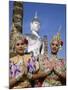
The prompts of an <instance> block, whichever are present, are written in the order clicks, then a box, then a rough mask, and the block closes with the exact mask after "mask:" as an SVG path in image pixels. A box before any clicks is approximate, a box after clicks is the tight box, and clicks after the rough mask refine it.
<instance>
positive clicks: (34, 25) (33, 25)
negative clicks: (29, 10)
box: [30, 21, 40, 32]
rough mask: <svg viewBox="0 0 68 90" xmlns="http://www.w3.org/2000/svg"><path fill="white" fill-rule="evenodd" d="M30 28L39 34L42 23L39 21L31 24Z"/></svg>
mask: <svg viewBox="0 0 68 90" xmlns="http://www.w3.org/2000/svg"><path fill="white" fill-rule="evenodd" d="M30 27H31V31H36V32H38V31H39V29H40V23H39V22H38V21H34V22H31V25H30Z"/></svg>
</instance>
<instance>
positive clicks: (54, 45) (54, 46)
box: [51, 40, 59, 54]
mask: <svg viewBox="0 0 68 90" xmlns="http://www.w3.org/2000/svg"><path fill="white" fill-rule="evenodd" d="M58 50H59V43H58V41H57V40H53V41H52V42H51V53H52V54H57V52H58Z"/></svg>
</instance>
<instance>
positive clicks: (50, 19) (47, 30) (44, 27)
mask: <svg viewBox="0 0 68 90" xmlns="http://www.w3.org/2000/svg"><path fill="white" fill-rule="evenodd" d="M23 5H24V17H23V32H24V33H31V31H30V22H31V20H32V19H33V17H34V15H35V11H37V13H38V18H39V20H40V23H41V28H40V31H39V34H40V36H41V37H43V36H44V35H47V36H48V44H49V42H50V40H51V38H52V36H53V35H55V34H56V33H57V32H58V29H59V26H60V25H61V31H60V33H61V38H62V40H63V42H64V46H63V49H62V50H61V51H59V54H58V55H59V56H60V57H65V52H66V51H65V45H66V41H65V40H66V5H64V4H47V3H45V4H44V3H31V2H30V3H29V2H24V3H23ZM12 10H13V2H10V3H9V27H10V29H11V25H12V15H13V12H12ZM48 47H49V45H48ZM49 51H50V47H49Z"/></svg>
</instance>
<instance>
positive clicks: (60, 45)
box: [51, 32, 63, 49]
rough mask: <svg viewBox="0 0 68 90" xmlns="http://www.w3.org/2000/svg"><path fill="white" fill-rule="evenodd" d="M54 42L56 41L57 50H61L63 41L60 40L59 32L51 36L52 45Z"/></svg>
mask: <svg viewBox="0 0 68 90" xmlns="http://www.w3.org/2000/svg"><path fill="white" fill-rule="evenodd" d="M54 40H57V41H58V44H59V49H61V48H62V46H63V41H62V40H61V36H60V32H58V33H57V35H55V36H53V38H52V40H51V43H52V42H53V41H54Z"/></svg>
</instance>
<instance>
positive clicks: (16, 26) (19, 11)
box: [9, 1, 23, 56]
mask: <svg viewBox="0 0 68 90" xmlns="http://www.w3.org/2000/svg"><path fill="white" fill-rule="evenodd" d="M13 4H14V5H13V6H14V7H13V17H12V27H11V28H12V29H11V32H10V36H9V37H10V43H9V48H10V49H9V51H10V54H11V53H13V50H12V46H13V45H12V44H13V41H14V38H15V37H16V35H17V34H21V33H23V27H22V25H23V2H21V1H14V3H13ZM10 56H12V55H10Z"/></svg>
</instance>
